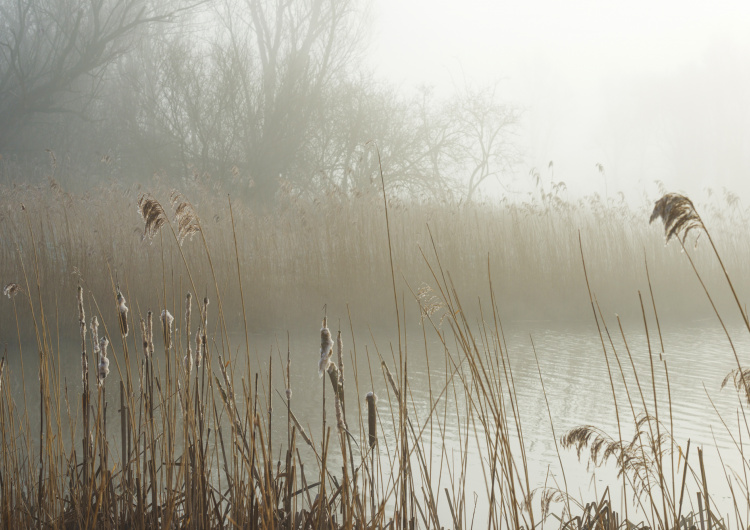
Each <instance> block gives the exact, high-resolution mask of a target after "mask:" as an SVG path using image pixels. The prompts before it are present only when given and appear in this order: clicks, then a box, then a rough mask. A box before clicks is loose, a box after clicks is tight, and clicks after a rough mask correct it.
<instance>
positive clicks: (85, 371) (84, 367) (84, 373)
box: [78, 285, 89, 390]
mask: <svg viewBox="0 0 750 530" xmlns="http://www.w3.org/2000/svg"><path fill="white" fill-rule="evenodd" d="M78 324H79V326H80V329H81V381H82V383H83V388H84V390H87V389H88V386H87V385H88V379H89V361H88V358H87V357H86V312H85V311H84V309H83V287H81V286H80V285H79V286H78Z"/></svg>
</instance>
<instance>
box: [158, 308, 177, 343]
mask: <svg viewBox="0 0 750 530" xmlns="http://www.w3.org/2000/svg"><path fill="white" fill-rule="evenodd" d="M161 323H162V326H163V327H164V342H165V344H166V347H167V349H169V348H170V347H171V346H172V324H173V323H174V317H173V316H172V313H170V312H169V311H168V310H166V309H163V310H162V312H161Z"/></svg>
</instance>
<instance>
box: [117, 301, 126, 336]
mask: <svg viewBox="0 0 750 530" xmlns="http://www.w3.org/2000/svg"><path fill="white" fill-rule="evenodd" d="M117 312H118V314H119V317H120V333H122V336H123V337H127V336H128V306H126V305H125V297H124V296H123V295H122V293H121V292H120V289H117Z"/></svg>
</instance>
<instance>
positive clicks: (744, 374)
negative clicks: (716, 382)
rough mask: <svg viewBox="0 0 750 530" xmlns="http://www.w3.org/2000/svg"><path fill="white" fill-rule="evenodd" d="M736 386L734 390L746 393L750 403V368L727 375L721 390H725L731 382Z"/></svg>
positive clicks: (737, 369) (736, 369)
mask: <svg viewBox="0 0 750 530" xmlns="http://www.w3.org/2000/svg"><path fill="white" fill-rule="evenodd" d="M730 381H731V382H732V384H734V388H735V389H737V391H740V390H742V391H744V392H745V398H747V402H748V403H750V391H748V389H749V388H750V368H741V369H740V368H735V369H734V370H732V371H731V372H729V373H728V374H727V376H726V377H725V378H724V380H723V381H722V382H721V388H724V387H725V386H727V384H729V382H730Z"/></svg>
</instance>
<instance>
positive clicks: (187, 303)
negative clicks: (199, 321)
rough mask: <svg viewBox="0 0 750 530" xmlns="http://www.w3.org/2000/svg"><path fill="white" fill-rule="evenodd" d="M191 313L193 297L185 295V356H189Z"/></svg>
mask: <svg viewBox="0 0 750 530" xmlns="http://www.w3.org/2000/svg"><path fill="white" fill-rule="evenodd" d="M192 312H193V295H192V294H190V293H188V294H187V295H185V336H186V337H187V341H186V342H187V354H188V355H190V354H191V351H190V316H191V314H192Z"/></svg>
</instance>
